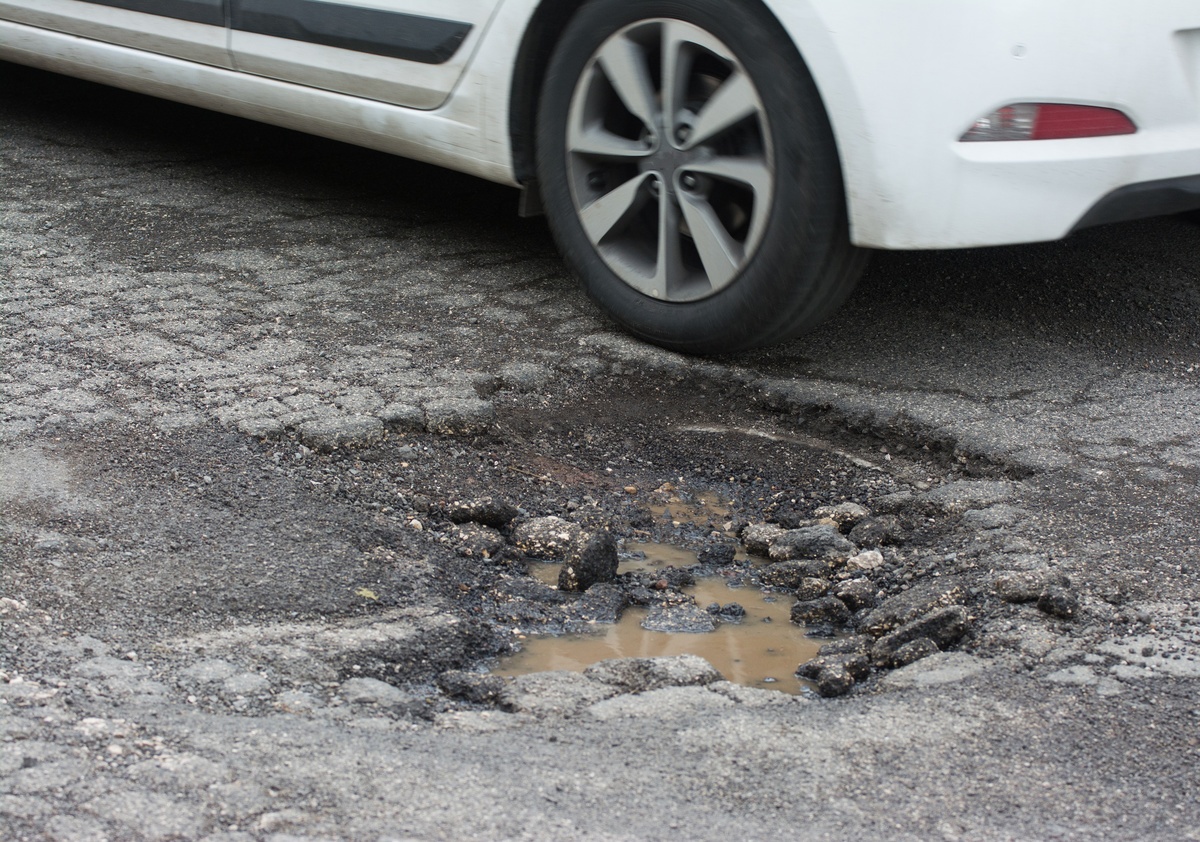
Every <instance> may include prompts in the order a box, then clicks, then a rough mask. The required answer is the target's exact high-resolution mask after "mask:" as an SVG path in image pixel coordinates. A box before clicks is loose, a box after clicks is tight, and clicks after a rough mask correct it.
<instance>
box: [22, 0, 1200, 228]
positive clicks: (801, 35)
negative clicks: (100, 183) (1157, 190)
mask: <svg viewBox="0 0 1200 842" xmlns="http://www.w3.org/2000/svg"><path fill="white" fill-rule="evenodd" d="M343 1H344V2H345V0H343ZM765 3H766V5H767V6H768V8H770V9H771V10H772V11H773V13H774V14H775V15H776V17H777V18H778V19H779V21H780V22H781V23H782V25H783V26H784V28H785V29H786V30H787V32H788V33H789V34H790V35H791V37H792V39H793V40H794V42H795V43H796V45H797V47H798V49H799V50H800V53H801V55H802V56H803V57H804V59H805V61H806V62H807V64H808V66H809V68H810V70H811V71H812V74H813V76H814V78H815V80H816V82H817V85H818V88H819V89H820V91H821V94H822V97H823V99H824V101H825V104H826V107H827V111H828V114H829V118H830V122H831V124H832V127H833V131H834V135H835V138H836V141H837V144H838V150H839V155H840V158H841V161H842V169H843V176H844V179H845V184H846V197H847V205H848V211H849V217H850V225H851V238H852V239H853V241H854V242H855V243H857V244H859V245H863V246H871V247H879V248H892V249H913V248H953V247H964V246H981V245H995V244H1005V243H1018V242H1032V241H1038V240H1050V239H1056V238H1059V237H1062V236H1065V235H1066V234H1068V233H1069V232H1070V231H1071V230H1072V229H1073V228H1074V226H1075V225H1076V224H1077V223H1078V222H1079V220H1080V219H1081V218H1082V217H1083V216H1084V215H1085V214H1086V213H1087V212H1088V210H1089V209H1090V208H1092V207H1093V206H1094V205H1095V204H1096V203H1097V202H1098V201H1100V200H1101V199H1102V198H1103V197H1104V196H1106V195H1107V194H1109V193H1110V192H1111V191H1113V190H1115V189H1117V188H1120V187H1122V186H1125V185H1129V184H1135V183H1139V182H1146V181H1153V180H1158V179H1169V178H1180V177H1185V176H1194V175H1200V2H1197V0H1155V2H1153V3H1147V4H1139V5H1137V6H1136V7H1135V6H1133V5H1131V4H1130V3H1128V2H1127V0H973V2H963V0H905V2H895V0H765ZM355 5H357V6H369V7H374V8H388V9H398V10H403V11H406V12H412V13H418V14H429V15H433V14H436V15H438V16H445V17H448V18H456V17H457V19H460V20H464V21H467V22H470V23H472V29H471V33H470V35H469V36H468V38H467V40H466V41H465V42H464V43H463V45H462V47H461V48H460V49H459V50H458V51H457V52H456V53H455V54H454V56H453V57H452V59H451V60H450V61H449V62H446V63H445V64H424V65H421V64H419V63H414V62H407V61H400V60H395V59H386V58H380V57H378V56H364V55H357V54H352V55H349V56H347V55H345V53H346V52H347V51H346V50H342V49H338V48H331V47H324V46H321V47H315V48H313V47H312V46H311V45H308V44H298V43H295V42H283V43H281V42H280V39H276V38H272V37H269V36H262V35H253V34H248V33H239V32H236V31H234V32H233V33H232V35H231V36H225V37H231V38H232V43H233V45H234V47H235V50H234V52H235V53H236V55H235V56H234V59H233V60H234V61H235V62H236V66H237V67H238V68H241V69H244V70H254V72H253V73H251V72H234V71H232V70H229V69H224V68H223V67H221V66H220V65H222V64H228V62H229V55H228V53H224V52H223V50H222V48H221V42H220V41H219V40H213V36H214V33H213V32H212V31H210V30H217V32H221V31H222V30H220V29H219V28H217V27H200V26H198V25H196V24H187V23H181V22H177V21H171V20H170V19H162V20H159V21H155V22H154V27H153V28H154V31H153V32H150V31H147V32H145V33H143V35H142V36H140V39H141V40H139V38H138V37H134V36H132V35H129V34H128V30H129V26H130V21H131V20H132V19H131V18H129V15H136V16H137V19H140V20H143V21H145V20H146V19H147V18H149V17H153V16H150V15H145V14H140V13H134V12H123V11H122V10H120V9H112V8H108V7H105V6H97V5H94V4H89V3H85V2H80V0H37V2H34V0H0V58H3V59H8V60H11V61H17V62H20V63H24V64H30V65H34V66H37V67H42V68H45V69H49V70H57V71H60V72H64V73H69V74H72V75H77V76H82V77H84V78H88V79H92V80H94V81H100V82H105V83H108V84H114V85H118V86H120V87H125V88H129V89H132V90H137V91H143V92H146V93H151V94H155V95H159V96H164V97H168V98H171V99H175V100H179V101H183V102H187V103H191V104H195V105H201V106H204V107H208V108H214V109H217V110H221V111H225V112H228V113H232V114H236V115H239V116H244V117H249V118H252V119H258V120H263V121H266V122H270V123H275V124H277V125H282V126H286V127H290V128H296V129H300V130H303V131H309V132H312V133H315V134H321V135H324V136H327V137H331V138H335V139H339V140H344V141H348V142H351V143H356V144H360V145H363V146H369V147H372V148H376V149H381V150H384V151H388V152H393V153H396V154H399V155H404V156H407V157H412V158H417V159H420V160H424V161H428V162H431V163H435V164H439V165H443V166H447V167H450V168H453V169H458V170H462V171H465V172H469V173H472V174H474V175H478V176H482V177H484V178H488V179H490V180H493V181H498V182H502V183H507V184H516V183H517V175H516V171H515V161H514V153H513V149H512V144H511V136H510V121H509V107H510V97H511V93H512V91H511V87H512V80H513V77H514V69H515V64H516V61H517V55H518V51H519V48H520V43H521V40H522V38H523V37H524V34H525V31H526V28H527V27H528V25H529V21H530V18H531V16H532V15H533V13H534V12H535V11H536V9H537V7H538V5H539V4H538V0H487V2H480V3H471V2H469V1H468V0H447V2H446V3H442V4H440V5H434V4H433V3H432V0H356V2H355ZM72 10H77V12H72ZM75 14H78V16H79V17H78V20H77V21H76V22H75V23H74V24H72V26H70V27H67V26H65V25H64V24H63V23H62V21H61V17H62V16H63V15H65V16H67V17H72V16H74V15H75ZM54 15H59V18H54ZM56 21H57V22H56ZM78 21H84V22H85V23H79V22H78ZM122 28H123V29H124V30H126V35H124V36H121V37H123V38H125V39H126V41H128V43H126V44H124V45H122V43H121V41H120V40H119V39H118V37H117V36H116V35H113V34H112V33H113V31H114V29H116V30H120V29H122ZM56 29H57V30H64V31H54V30H56ZM201 30H203V31H201ZM68 33H73V34H68ZM105 33H108V34H105ZM81 36H82V37H81ZM105 40H108V41H112V43H104V41H105ZM189 42H190V43H189ZM135 48H136V49H135ZM160 53H162V54H160ZM178 56H183V57H184V58H187V59H190V60H181V59H180V58H179V57H178ZM268 76H275V77H278V78H267V77H268ZM1039 101H1041V102H1065V103H1077V104H1090V105H1100V106H1106V107H1112V108H1117V109H1120V110H1122V111H1124V112H1126V113H1127V114H1128V115H1129V116H1130V117H1131V118H1132V119H1133V121H1134V122H1135V124H1136V125H1137V127H1138V131H1137V133H1136V134H1133V135H1125V136H1118V137H1105V138H1089V139H1073V140H1040V141H1016V142H995V143H961V142H959V141H958V138H959V137H961V135H962V134H963V132H964V131H966V129H967V128H969V127H970V126H971V125H972V123H973V122H974V121H975V120H976V119H977V118H979V117H981V116H983V115H984V114H986V113H988V112H989V111H991V110H993V109H995V108H997V107H1000V106H1003V105H1006V104H1011V103H1016V102H1039ZM396 103H402V104H403V105H398V104H396ZM404 106H408V107H404Z"/></svg>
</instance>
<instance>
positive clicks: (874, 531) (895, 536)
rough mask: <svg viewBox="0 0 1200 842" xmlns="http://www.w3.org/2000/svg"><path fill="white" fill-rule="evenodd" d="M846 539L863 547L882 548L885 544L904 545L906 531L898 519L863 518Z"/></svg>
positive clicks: (890, 517) (883, 517)
mask: <svg viewBox="0 0 1200 842" xmlns="http://www.w3.org/2000/svg"><path fill="white" fill-rule="evenodd" d="M846 537H847V538H848V539H849V540H850V541H852V542H853V543H855V544H857V545H859V546H861V547H881V546H883V545H884V544H902V543H904V529H903V528H902V527H901V526H900V521H899V520H897V519H896V518H894V517H892V516H890V515H882V516H880V517H868V518H863V519H862V520H860V521H859V522H858V523H857V524H855V526H854V528H853V529H851V530H850V534H849V535H848V536H846Z"/></svg>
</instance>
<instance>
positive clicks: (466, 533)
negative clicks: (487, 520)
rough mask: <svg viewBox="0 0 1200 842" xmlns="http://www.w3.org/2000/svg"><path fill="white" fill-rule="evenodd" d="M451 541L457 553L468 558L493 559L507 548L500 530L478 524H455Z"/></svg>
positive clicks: (451, 532) (451, 533) (451, 531)
mask: <svg viewBox="0 0 1200 842" xmlns="http://www.w3.org/2000/svg"><path fill="white" fill-rule="evenodd" d="M450 541H451V543H452V544H453V545H454V550H455V552H457V553H458V554H459V555H463V556H466V557H468V558H491V557H493V556H495V555H496V554H497V553H499V552H500V550H502V549H503V548H504V547H505V541H504V536H503V535H501V534H500V532H499V531H498V530H495V529H492V528H491V527H490V526H482V525H480V524H478V523H461V524H455V525H454V527H453V528H452V529H451V530H450Z"/></svg>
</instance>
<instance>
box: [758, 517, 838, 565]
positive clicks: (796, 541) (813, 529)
mask: <svg viewBox="0 0 1200 842" xmlns="http://www.w3.org/2000/svg"><path fill="white" fill-rule="evenodd" d="M857 552H858V549H857V548H856V547H855V546H854V545H853V544H852V543H850V542H849V541H848V540H846V538H845V537H844V536H843V535H842V533H840V532H838V531H837V528H836V527H834V526H833V525H831V524H827V523H822V524H818V525H816V526H804V527H801V528H800V529H789V530H788V531H786V532H784V533H783V534H781V535H777V536H776V537H775V538H774V540H772V541H771V543H770V546H769V548H768V555H769V556H770V558H771V559H772V560H774V561H788V560H790V559H801V558H803V559H822V560H826V561H845V560H846V559H848V558H849V557H850V556H852V555H854V554H855V553H857Z"/></svg>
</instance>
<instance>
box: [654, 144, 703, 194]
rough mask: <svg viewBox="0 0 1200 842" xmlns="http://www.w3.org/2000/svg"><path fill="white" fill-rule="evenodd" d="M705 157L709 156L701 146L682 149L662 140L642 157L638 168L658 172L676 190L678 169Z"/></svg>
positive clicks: (666, 183)
mask: <svg viewBox="0 0 1200 842" xmlns="http://www.w3.org/2000/svg"><path fill="white" fill-rule="evenodd" d="M705 157H707V156H706V155H705V153H704V151H703V150H702V149H701V148H699V147H695V148H692V149H680V148H679V147H677V146H675V145H674V144H673V143H667V142H665V141H660V142H659V144H658V147H657V148H656V149H655V150H654V151H653V152H651V153H650V154H649V155H647V156H646V157H645V158H642V159H641V161H640V162H639V164H638V170H639V171H640V172H643V173H646V172H652V173H658V174H659V175H660V176H661V178H662V180H663V183H664V185H665V186H666V188H667V189H668V190H671V191H674V189H675V173H676V171H677V170H680V169H686V168H687V167H688V166H689V165H690V164H693V163H695V162H696V161H697V160H700V159H702V158H705Z"/></svg>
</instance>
